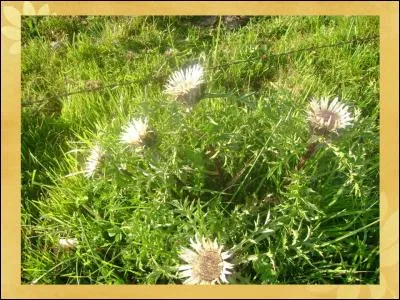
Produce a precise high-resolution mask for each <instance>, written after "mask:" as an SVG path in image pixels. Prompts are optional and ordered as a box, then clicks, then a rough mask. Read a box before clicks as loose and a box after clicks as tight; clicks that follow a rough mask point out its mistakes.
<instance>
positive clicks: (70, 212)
mask: <svg viewBox="0 0 400 300" xmlns="http://www.w3.org/2000/svg"><path fill="white" fill-rule="evenodd" d="M193 19H195V17H132V18H130V17H53V16H52V17H25V16H24V17H23V20H22V45H23V49H22V95H23V98H22V106H23V108H22V110H23V111H22V191H21V195H22V203H21V205H22V206H21V207H22V208H21V209H22V220H21V222H22V282H23V283H32V282H33V283H40V284H133V283H134V284H175V283H176V284H179V283H181V280H180V279H179V278H178V276H177V275H178V274H177V271H176V266H178V265H179V264H181V263H182V261H180V259H179V257H178V251H179V249H180V247H188V246H189V239H190V238H192V237H194V235H195V233H199V234H201V235H205V236H207V237H210V238H215V237H216V238H218V241H219V242H220V243H221V244H223V245H225V246H226V249H229V248H232V247H233V251H234V256H233V259H232V261H233V263H234V264H235V272H234V274H233V276H231V277H230V282H231V283H238V284H239V283H240V284H244V283H251V284H292V283H296V284H377V283H378V282H379V223H378V220H379V194H378V191H379V177H378V174H379V105H378V104H379V46H378V45H379V44H378V42H379V40H378V39H376V38H375V39H374V38H371V39H370V40H368V41H354V42H349V43H343V42H344V41H350V40H359V39H363V38H366V37H376V36H378V35H379V30H378V28H379V20H378V18H377V17H251V18H250V19H249V22H248V23H247V24H246V25H244V26H242V27H239V28H236V29H234V30H229V29H227V28H226V27H225V26H224V24H223V23H222V22H217V24H216V26H214V27H210V28H201V27H198V26H194V25H193V22H192V21H193ZM56 43H58V44H56ZM335 44H337V45H335ZM322 45H333V46H330V47H321V48H318V47H319V46H322ZM170 48H172V49H174V51H173V52H172V54H171V53H168V49H170ZM308 48H312V49H308ZM298 49H307V50H304V51H295V50H298ZM291 51H294V52H291ZM287 52H291V53H288V54H284V55H279V54H281V53H287ZM198 60H200V61H201V63H202V64H203V66H204V67H205V69H206V81H207V92H208V93H212V94H213V96H212V95H210V97H208V98H205V99H202V100H201V101H200V102H199V103H198V104H197V106H196V107H195V108H194V110H193V111H192V112H191V113H190V114H184V113H182V110H181V107H180V106H179V104H178V103H175V102H174V101H173V100H172V99H170V98H169V97H167V96H166V95H165V94H163V89H164V84H165V82H166V80H167V78H168V76H169V75H170V74H171V72H173V71H175V70H177V69H179V68H181V67H182V66H184V65H187V64H188V63H191V62H194V61H198ZM76 91H78V92H77V93H75V92H76ZM68 94H70V95H68ZM222 94H223V95H222ZM60 95H61V96H60ZM322 96H329V97H334V96H339V97H340V98H341V99H343V102H344V103H346V104H347V105H349V106H350V107H351V111H352V112H354V110H355V108H358V109H359V110H360V115H359V118H358V120H357V121H356V122H355V123H354V125H353V126H352V127H350V128H346V129H345V130H343V131H342V132H341V133H340V135H339V136H338V137H337V138H336V139H335V140H333V141H331V142H328V143H326V144H324V145H323V146H322V147H320V148H319V149H318V150H317V152H316V154H315V155H314V156H313V157H312V158H310V159H309V160H308V161H307V162H306V164H305V166H304V168H302V169H301V170H296V165H297V163H298V161H299V159H300V157H301V156H302V155H303V154H304V152H305V151H306V150H307V141H308V139H309V138H310V134H309V130H308V125H307V120H306V109H307V105H308V103H309V100H310V99H311V98H312V97H317V98H319V97H322ZM140 116H142V117H144V116H147V117H148V118H149V123H150V126H151V128H152V129H153V131H154V132H155V139H154V141H153V144H152V145H150V146H149V147H147V148H146V150H145V151H144V153H143V155H140V154H138V153H135V152H132V151H127V150H126V149H125V148H124V146H122V145H121V144H120V143H119V142H118V139H119V135H120V133H121V127H123V126H125V125H126V123H127V122H128V121H129V120H130V119H131V118H134V117H140ZM96 143H99V144H100V145H101V146H102V148H103V149H105V150H106V151H107V155H106V157H105V159H104V162H103V163H102V164H101V169H100V170H99V174H98V175H97V176H96V177H95V178H93V179H88V178H85V177H84V176H82V175H80V174H77V175H74V176H69V175H71V174H73V173H75V172H79V171H80V170H82V168H83V167H84V163H85V160H86V158H87V157H88V155H89V153H90V149H91V147H92V146H93V145H94V144H96ZM123 163H124V164H126V166H127V171H126V172H125V171H121V170H120V169H119V166H120V165H121V164H123ZM266 220H267V221H268V222H266ZM61 237H69V238H72V237H74V238H77V239H78V241H79V244H78V246H77V247H76V249H73V250H70V251H67V250H63V249H60V248H59V246H58V240H59V238H61Z"/></svg>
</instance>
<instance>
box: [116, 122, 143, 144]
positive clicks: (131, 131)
mask: <svg viewBox="0 0 400 300" xmlns="http://www.w3.org/2000/svg"><path fill="white" fill-rule="evenodd" d="M147 128H148V120H147V118H144V119H134V120H132V121H131V122H130V123H129V124H128V125H127V126H126V127H125V129H124V132H123V133H122V134H121V142H123V143H126V144H129V145H133V146H134V145H139V144H141V143H143V139H144V138H145V136H146V135H147Z"/></svg>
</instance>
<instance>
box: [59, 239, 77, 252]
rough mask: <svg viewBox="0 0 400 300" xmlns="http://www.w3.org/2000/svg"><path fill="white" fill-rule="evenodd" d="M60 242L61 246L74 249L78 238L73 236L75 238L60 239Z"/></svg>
mask: <svg viewBox="0 0 400 300" xmlns="http://www.w3.org/2000/svg"><path fill="white" fill-rule="evenodd" d="M58 244H59V245H60V247H61V248H64V249H73V248H75V247H76V245H78V244H79V243H78V239H76V238H73V239H59V240H58Z"/></svg>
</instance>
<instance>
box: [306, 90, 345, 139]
mask: <svg viewBox="0 0 400 300" xmlns="http://www.w3.org/2000/svg"><path fill="white" fill-rule="evenodd" d="M338 99H339V98H338V97H336V98H335V99H333V100H332V101H331V102H330V103H329V98H327V97H324V98H322V99H320V100H317V99H312V101H311V103H310V108H309V110H308V121H309V124H310V126H311V128H312V129H313V130H314V131H315V132H316V133H320V134H324V133H329V132H336V131H337V130H338V129H341V128H345V127H346V126H349V125H351V123H352V121H353V118H352V117H351V115H350V112H349V111H348V109H349V107H348V106H347V105H345V104H343V103H340V102H339V100H338Z"/></svg>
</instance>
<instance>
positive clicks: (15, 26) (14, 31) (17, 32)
mask: <svg viewBox="0 0 400 300" xmlns="http://www.w3.org/2000/svg"><path fill="white" fill-rule="evenodd" d="M49 14H50V9H49V5H48V4H44V5H42V6H41V7H39V8H38V9H37V10H36V9H35V7H34V6H33V3H32V2H31V1H24V4H23V6H22V11H19V10H18V9H17V8H15V7H13V6H10V5H7V6H4V7H3V16H4V17H5V18H6V19H7V21H8V22H9V23H10V24H11V25H9V26H2V27H1V33H2V34H3V35H4V36H5V37H6V38H8V39H10V40H12V41H13V42H12V44H11V46H10V49H9V53H10V54H14V55H16V54H20V53H21V16H25V15H26V16H38V15H49Z"/></svg>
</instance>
